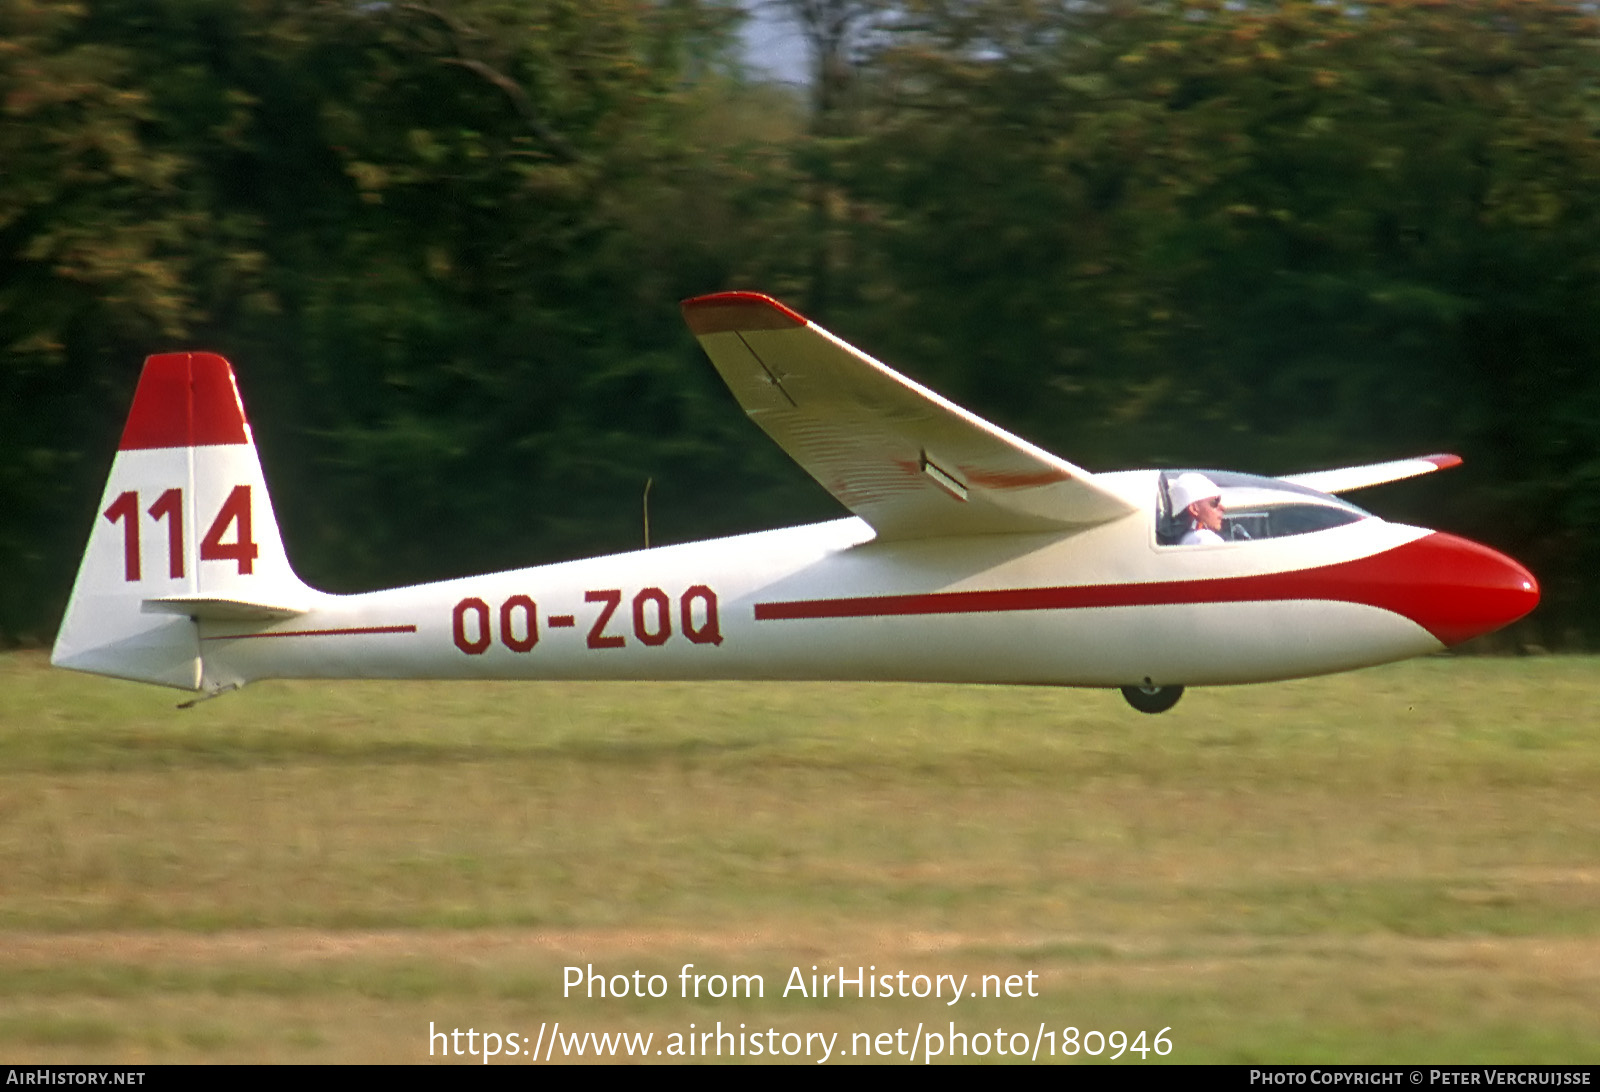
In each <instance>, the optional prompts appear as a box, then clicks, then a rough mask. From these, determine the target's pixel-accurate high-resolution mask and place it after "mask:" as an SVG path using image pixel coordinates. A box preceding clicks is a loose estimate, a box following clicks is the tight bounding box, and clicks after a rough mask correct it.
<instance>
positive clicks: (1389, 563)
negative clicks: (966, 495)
mask: <svg viewBox="0 0 1600 1092" xmlns="http://www.w3.org/2000/svg"><path fill="white" fill-rule="evenodd" d="M1293 600H1302V601H1303V600H1327V601H1333V602H1343V603H1361V604H1364V605H1367V606H1372V607H1378V608H1380V609H1383V610H1387V611H1391V612H1392V613H1395V614H1399V615H1402V616H1403V617H1406V618H1409V619H1411V620H1412V621H1413V622H1416V623H1417V624H1418V625H1420V626H1422V627H1423V628H1425V629H1427V630H1428V632H1430V633H1432V634H1433V635H1434V636H1435V637H1437V638H1438V639H1439V640H1440V641H1441V642H1442V643H1444V644H1446V645H1455V644H1460V643H1461V642H1462V641H1465V640H1467V639H1469V638H1472V637H1476V636H1478V635H1479V634H1483V633H1488V632H1490V631H1491V630H1495V629H1498V628H1500V627H1501V626H1503V625H1506V624H1508V623H1510V622H1513V621H1515V620H1516V619H1518V618H1521V617H1522V616H1523V615H1524V614H1527V613H1528V612H1529V611H1530V610H1532V609H1533V608H1534V606H1535V605H1536V604H1537V603H1538V601H1539V589H1538V584H1537V583H1536V582H1535V581H1534V579H1533V577H1532V576H1531V575H1530V574H1529V573H1528V571H1527V570H1526V569H1524V568H1523V567H1522V566H1521V565H1518V564H1517V563H1516V562H1515V561H1512V560H1511V559H1510V558H1508V557H1504V556H1503V555H1501V554H1498V553H1496V552H1495V551H1493V550H1491V549H1489V548H1488V547H1487V546H1480V545H1478V544H1477V543H1475V542H1469V541H1467V540H1466V539H1463V538H1457V537H1456V536H1454V535H1446V534H1441V533H1439V532H1434V533H1432V534H1429V535H1427V536H1425V537H1423V538H1420V539H1417V540H1415V541H1413V542H1408V543H1406V544H1405V545H1403V546H1398V547H1396V548H1394V549H1392V550H1385V551H1384V552H1382V553H1379V554H1374V555H1372V556H1371V557H1364V558H1360V559H1358V560H1355V561H1342V562H1339V563H1338V564H1334V565H1322V566H1319V567H1317V568H1313V569H1300V570H1298V571H1294V572H1285V573H1263V574H1257V575H1250V576H1228V577H1219V578H1217V579H1214V580H1162V581H1151V582H1149V583H1141V584H1087V585H1079V586H1076V587H1048V588H1005V589H996V590H993V591H963V592H927V593H923V594H917V595H876V596H859V597H852V598H841V599H800V600H790V601H788V602H777V603H757V604H756V605H755V617H756V620H757V621H777V620H780V619H799V618H881V617H894V616H898V615H915V614H973V613H981V612H986V611H1021V610H1082V609H1085V608H1090V607H1154V606H1173V605H1177V604H1191V603H1251V602H1267V601H1293Z"/></svg>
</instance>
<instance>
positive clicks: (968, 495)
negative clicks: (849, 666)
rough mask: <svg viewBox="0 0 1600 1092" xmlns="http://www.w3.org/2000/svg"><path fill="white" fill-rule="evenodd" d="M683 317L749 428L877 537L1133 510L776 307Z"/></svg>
mask: <svg viewBox="0 0 1600 1092" xmlns="http://www.w3.org/2000/svg"><path fill="white" fill-rule="evenodd" d="M683 314H684V319H685V320H686V321H687V322H688V324H689V328H690V329H691V330H693V331H694V334H695V337H697V338H699V340H700V344H701V346H702V347H703V348H704V349H705V351H706V355H707V356H709V357H710V358H711V362H712V363H713V364H714V365H716V368H717V371H718V372H720V373H721V374H722V378H723V379H724V380H726V381H727V384H728V386H729V387H730V388H731V389H732V391H733V395H734V397H735V398H737V399H738V400H739V404H740V405H741V406H743V407H744V411H745V412H746V413H748V414H749V415H750V418H751V419H752V420H753V421H755V422H756V424H758V425H760V426H761V427H762V429H763V430H765V431H766V433H767V435H769V436H771V437H772V438H773V439H774V440H776V441H777V442H778V446H779V447H781V448H783V450H785V451H787V452H788V453H789V455H790V457H792V458H793V459H794V460H795V462H797V463H799V464H800V465H801V466H802V467H804V468H805V470H806V472H807V473H809V474H810V475H811V476H812V477H813V478H816V479H817V481H819V482H821V483H822V486H823V488H825V489H827V491H828V492H830V493H832V494H833V495H834V496H835V497H837V498H838V499H839V501H840V502H841V503H842V504H844V506H845V507H846V508H848V509H850V510H851V511H852V512H854V513H855V514H856V515H858V516H860V517H861V518H862V519H864V520H866V521H867V522H868V523H870V524H871V525H872V526H873V528H874V529H876V531H877V532H878V537H879V538H880V539H888V538H901V539H904V538H930V537H934V536H941V535H968V534H997V533H1003V532H1017V531H1048V530H1056V529H1061V528H1071V527H1084V526H1089V525H1092V524H1096V523H1104V522H1107V521H1109V520H1113V519H1116V518H1118V517H1120V516H1124V515H1127V514H1128V513H1130V512H1133V511H1136V510H1137V509H1136V508H1135V506H1134V505H1132V504H1130V503H1129V502H1127V501H1126V500H1123V499H1122V498H1121V497H1119V496H1117V495H1116V494H1115V493H1113V492H1111V491H1110V490H1108V489H1106V488H1105V487H1104V486H1102V485H1100V484H1099V483H1097V482H1096V481H1095V480H1094V476H1093V475H1092V474H1090V473H1089V472H1088V471H1086V470H1083V469H1081V468H1079V467H1076V466H1074V465H1072V464H1071V463H1069V462H1067V461H1066V460H1064V459H1058V458H1056V457H1055V456H1054V455H1051V454H1050V453H1049V452H1048V451H1043V450H1041V449H1040V448H1037V447H1034V446H1033V445H1032V444H1030V443H1028V442H1027V441H1026V440H1022V439H1019V438H1018V437H1016V436H1013V435H1011V434H1010V433H1009V432H1006V431H1005V430H1004V429H1001V428H997V427H996V426H994V425H992V424H990V423H989V422H988V421H985V420H983V419H982V418H981V417H978V416H976V415H974V414H971V413H968V412H967V411H966V410H964V409H962V408H961V407H960V406H958V405H956V404H955V403H953V402H950V401H947V400H946V399H944V398H941V397H939V396H938V395H937V394H934V393H933V392H932V391H930V390H928V389H927V388H926V387H922V386H919V385H918V384H916V383H913V382H912V381H911V380H909V379H907V378H906V377H905V376H903V375H900V374H899V373H898V372H895V371H893V370H892V369H890V368H887V367H885V366H884V365H883V364H880V363H879V362H878V361H876V360H874V359H872V358H871V357H870V356H867V355H866V354H865V353H862V352H860V351H858V350H856V349H854V348H852V347H851V346H849V345H847V344H845V343H844V342H843V341H840V340H839V339H838V338H836V337H834V336H833V335H832V334H830V333H828V332H827V331H826V330H824V329H822V328H821V327H819V326H817V325H816V324H814V323H811V322H808V321H807V320H806V319H804V318H803V317H801V316H800V315H797V314H795V313H794V312H793V311H791V310H789V309H788V308H787V307H785V306H783V304H781V303H779V302H777V301H776V300H773V299H769V298H768V297H766V296H761V295H757V294H755V293H753V292H723V293H719V294H717V295H713V296H701V297H699V298H698V299H692V300H687V301H685V302H684V304H683Z"/></svg>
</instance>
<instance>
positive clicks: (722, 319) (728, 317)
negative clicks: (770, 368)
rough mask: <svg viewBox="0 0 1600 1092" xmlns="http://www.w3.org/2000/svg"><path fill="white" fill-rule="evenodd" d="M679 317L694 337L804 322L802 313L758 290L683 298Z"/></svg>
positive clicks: (794, 324) (788, 326) (779, 327)
mask: <svg viewBox="0 0 1600 1092" xmlns="http://www.w3.org/2000/svg"><path fill="white" fill-rule="evenodd" d="M680 306H681V307H682V308H683V320H684V321H685V322H687V323H688V324H689V329H691V330H693V331H694V334H695V336H696V337H704V336H705V335H706V334H721V333H727V332H728V331H730V330H789V329H792V328H794V327H796V326H804V325H806V320H805V318H804V316H802V315H799V314H797V313H795V312H794V311H791V310H789V308H787V307H785V306H784V305H783V304H781V303H779V302H778V301H777V300H775V299H773V298H772V297H771V296H763V295H762V294H761V293H759V292H717V293H714V294H712V295H709V296H696V297H695V298H694V299H692V300H684V301H683V303H682V304H681V305H680Z"/></svg>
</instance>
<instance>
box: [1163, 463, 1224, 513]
mask: <svg viewBox="0 0 1600 1092" xmlns="http://www.w3.org/2000/svg"><path fill="white" fill-rule="evenodd" d="M1167 496H1169V497H1171V498H1172V514H1173V515H1177V514H1178V513H1179V512H1182V511H1183V510H1184V509H1185V508H1188V507H1189V506H1190V505H1191V504H1193V503H1195V502H1196V501H1203V500H1209V499H1210V498H1211V497H1220V496H1222V490H1220V489H1218V488H1217V483H1216V482H1214V481H1212V480H1211V479H1210V478H1208V477H1206V476H1205V475H1204V474H1196V473H1193V472H1190V473H1188V474H1179V475H1178V479H1177V480H1176V481H1174V482H1173V483H1172V484H1171V485H1169V486H1167Z"/></svg>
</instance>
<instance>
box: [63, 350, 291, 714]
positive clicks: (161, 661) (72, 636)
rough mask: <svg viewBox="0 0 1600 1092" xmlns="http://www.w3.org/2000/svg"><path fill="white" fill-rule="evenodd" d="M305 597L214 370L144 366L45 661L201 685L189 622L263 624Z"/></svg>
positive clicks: (238, 418)
mask: <svg viewBox="0 0 1600 1092" xmlns="http://www.w3.org/2000/svg"><path fill="white" fill-rule="evenodd" d="M319 598H320V596H319V594H318V593H317V592H315V591H313V590H312V589H311V588H309V587H307V586H306V585H305V584H304V583H302V582H301V580H300V578H299V577H297V576H296V575H295V574H294V570H293V569H291V568H290V566H289V559H288V556H287V555H286V554H285V553H284V549H283V541H282V539H281V537H280V536H279V534H278V524H277V520H276V519H275V518H274V516H273V513H272V502H271V500H270V499H269V497H268V495H267V486H266V480H265V478H263V476H262V473H261V461H260V459H259V458H258V457H257V455H256V447H255V441H254V440H253V439H252V438H251V435H250V425H249V423H248V422H247V421H246V420H245V415H244V406H243V404H242V403H241V401H240V399H239V392H238V388H237V386H236V385H235V383H234V378H233V369H232V368H231V367H230V366H229V364H228V362H227V361H226V360H224V359H223V358H222V357H220V356H216V355H214V354H211V353H166V354H162V355H159V356H152V357H150V358H149V359H147V360H146V361H145V365H144V371H143V372H142V373H141V374H140V377H139V387H138V390H137V392H136V393H135V395H134V399H133V408H132V410H131V411H130V412H129V414H128V423H127V425H126V427H125V428H124V429H123V433H122V442H121V443H120V444H119V445H118V449H117V456H116V459H115V460H114V461H113V462H112V464H111V474H110V477H109V478H108V480H107V482H106V491H105V495H104V497H102V498H101V502H100V511H99V514H98V515H97V517H96V519H95V523H94V529H93V530H92V531H91V532H90V535H89V545H88V548H87V549H86V551H85V552H84V556H83V563H82V565H81V566H80V567H79V569H78V579H77V582H76V583H75V584H74V585H73V588H72V598H71V599H70V600H69V601H68V604H67V612H66V617H65V618H64V619H63V621H62V624H61V632H60V634H59V635H58V636H57V638H56V644H55V649H54V650H53V651H52V653H51V656H50V661H51V663H53V664H55V665H56V666H58V667H66V668H71V669H73V670H75V671H88V672H93V673H95V674H99V675H112V676H115V677H117V678H123V679H134V680H137V681H139V682H150V683H159V684H161V685H164V686H172V687H177V688H179V689H182V690H215V689H217V686H218V685H220V684H219V683H218V682H214V681H212V680H208V679H207V677H206V667H205V657H204V655H203V653H202V643H201V640H200V633H199V623H200V622H201V621H205V620H227V621H229V622H233V623H250V622H259V623H263V624H264V623H268V622H273V621H279V620H281V619H284V618H288V617H293V616H294V615H297V614H302V613H304V612H305V611H307V610H309V609H310V608H311V606H312V605H313V603H314V601H316V600H317V599H319Z"/></svg>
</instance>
